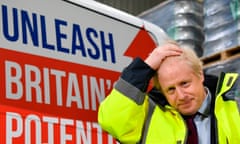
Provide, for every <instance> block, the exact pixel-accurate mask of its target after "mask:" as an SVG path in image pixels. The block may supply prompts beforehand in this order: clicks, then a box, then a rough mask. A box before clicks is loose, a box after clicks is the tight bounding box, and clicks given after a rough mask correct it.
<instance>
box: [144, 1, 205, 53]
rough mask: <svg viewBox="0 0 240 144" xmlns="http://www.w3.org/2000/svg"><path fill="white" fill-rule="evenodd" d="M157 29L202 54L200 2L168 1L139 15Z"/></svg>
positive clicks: (201, 9)
mask: <svg viewBox="0 0 240 144" xmlns="http://www.w3.org/2000/svg"><path fill="white" fill-rule="evenodd" d="M139 17H140V18H142V19H145V20H147V21H150V22H152V23H154V24H156V25H158V26H159V27H161V28H162V29H163V30H165V32H166V33H167V34H168V35H169V36H170V37H171V38H173V39H174V40H176V41H177V42H178V43H179V44H180V45H181V46H184V47H189V48H191V49H193V50H194V51H195V52H196V53H197V55H198V56H199V57H200V56H202V54H203V49H202V43H203V40H204V34H203V8H202V2H199V1H189V0H178V1H176V0H168V1H165V2H163V3H160V4H159V5H157V6H156V7H154V8H152V9H150V10H147V11H145V12H143V13H142V14H140V15H139Z"/></svg>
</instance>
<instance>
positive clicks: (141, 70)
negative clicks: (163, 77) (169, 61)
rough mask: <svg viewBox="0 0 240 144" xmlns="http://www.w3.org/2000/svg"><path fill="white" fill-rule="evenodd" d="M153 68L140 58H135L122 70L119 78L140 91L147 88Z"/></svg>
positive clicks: (153, 71)
mask: <svg viewBox="0 0 240 144" xmlns="http://www.w3.org/2000/svg"><path fill="white" fill-rule="evenodd" d="M155 72H156V71H155V70H153V69H152V68H151V67H150V66H149V65H147V64H146V63H145V62H144V61H143V60H142V59H140V58H135V59H134V60H133V61H132V63H131V64H129V65H128V66H127V67H126V68H125V69H124V70H123V72H122V74H121V78H122V79H123V80H125V81H127V82H128V83H130V84H131V85H133V86H135V87H137V88H138V89H140V90H141V91H143V92H145V91H146V90H147V87H148V84H149V81H150V79H151V78H152V77H153V76H154V74H155Z"/></svg>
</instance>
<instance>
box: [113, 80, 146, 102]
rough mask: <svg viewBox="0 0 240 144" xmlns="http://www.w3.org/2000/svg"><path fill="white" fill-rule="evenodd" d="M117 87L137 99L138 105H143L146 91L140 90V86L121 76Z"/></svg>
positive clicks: (131, 97) (126, 94)
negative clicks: (135, 85) (137, 86)
mask: <svg viewBox="0 0 240 144" xmlns="http://www.w3.org/2000/svg"><path fill="white" fill-rule="evenodd" d="M115 89H116V90H118V91H119V92H121V93H122V94H123V95H125V96H127V97H129V98H130V99H132V100H133V101H135V102H136V103H137V104H138V105H141V104H143V102H144V98H145V93H144V92H142V91H140V90H139V89H138V88H136V87H134V86H133V85H131V84H130V83H128V82H127V81H125V80H124V79H121V78H120V79H119V80H118V81H117V83H116V85H115Z"/></svg>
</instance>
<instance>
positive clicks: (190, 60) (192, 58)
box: [153, 42, 203, 90]
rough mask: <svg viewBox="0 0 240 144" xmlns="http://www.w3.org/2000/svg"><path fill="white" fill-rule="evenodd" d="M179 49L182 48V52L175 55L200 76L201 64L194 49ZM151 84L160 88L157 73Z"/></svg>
mask: <svg viewBox="0 0 240 144" xmlns="http://www.w3.org/2000/svg"><path fill="white" fill-rule="evenodd" d="M170 43H173V42H170ZM173 44H176V43H173ZM176 45H177V44H176ZM181 49H182V50H183V51H182V54H181V55H180V56H176V57H178V58H179V60H184V61H185V62H186V63H187V64H188V65H189V66H190V67H191V68H192V70H193V71H194V73H195V74H196V75H197V76H200V75H201V73H202V72H203V64H202V61H201V60H200V58H199V57H198V56H197V54H196V53H195V51H194V50H193V49H191V48H188V47H181ZM153 84H154V86H155V87H156V88H157V89H159V90H161V87H160V83H159V81H158V75H157V73H156V74H155V75H154V77H153Z"/></svg>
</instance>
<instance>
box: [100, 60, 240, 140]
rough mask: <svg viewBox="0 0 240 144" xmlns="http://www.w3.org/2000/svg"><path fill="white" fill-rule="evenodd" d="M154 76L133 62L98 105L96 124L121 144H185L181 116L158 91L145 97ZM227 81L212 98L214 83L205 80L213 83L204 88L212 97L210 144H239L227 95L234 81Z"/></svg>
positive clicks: (238, 125) (238, 124)
mask: <svg viewBox="0 0 240 144" xmlns="http://www.w3.org/2000/svg"><path fill="white" fill-rule="evenodd" d="M153 74H154V71H153V70H152V69H151V68H149V67H148V66H147V65H146V64H145V63H144V62H143V61H142V60H141V59H135V60H134V61H133V63H132V64H131V65H129V66H128V67H127V68H126V69H125V70H124V71H123V73H122V75H121V78H120V79H119V80H118V82H117V83H116V85H115V88H114V89H113V90H112V91H111V93H110V94H109V96H107V97H106V98H105V100H104V101H103V102H102V103H101V104H100V107H99V112H98V122H99V124H100V125H101V127H102V128H103V129H104V130H106V131H107V132H108V133H110V134H111V135H112V136H113V137H115V138H116V139H117V140H119V141H120V142H121V143H123V144H136V143H144V144H184V143H185V141H186V137H187V128H186V125H185V122H184V120H183V118H182V116H181V115H180V113H178V112H177V111H176V110H175V109H173V108H172V107H171V106H170V105H168V103H167V101H166V99H165V98H164V97H163V96H162V95H161V93H159V91H157V90H154V89H153V90H152V91H151V92H149V93H146V89H147V85H148V83H149V80H150V78H151V77H152V76H153ZM233 77H234V78H236V77H235V75H234V76H233ZM229 79H231V80H232V77H231V75H230V78H229V76H226V77H225V79H223V80H222V82H223V85H222V86H221V87H220V88H218V89H217V93H218V94H217V96H216V97H215V89H216V79H214V80H213V79H210V80H209V79H208V77H206V81H205V83H206V84H207V83H211V84H212V83H214V84H213V85H206V86H207V87H208V88H209V89H210V91H211V92H212V95H213V96H214V98H213V101H212V102H211V106H212V107H211V110H210V112H211V143H212V144H215V143H216V144H217V143H219V144H227V143H228V144H239V143H240V114H239V110H238V106H237V102H236V101H235V100H234V99H233V98H232V97H231V96H232V95H231V94H232V93H230V90H231V88H232V87H233V85H234V81H231V82H232V83H231V82H230V84H229ZM209 81H211V82H209ZM213 81H214V82H213ZM229 95H230V98H229Z"/></svg>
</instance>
